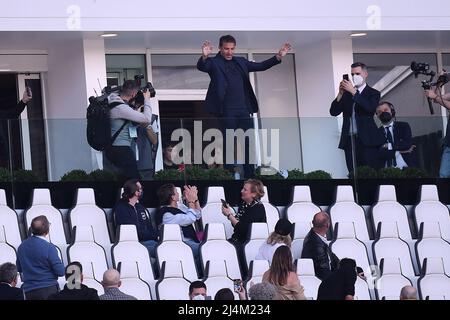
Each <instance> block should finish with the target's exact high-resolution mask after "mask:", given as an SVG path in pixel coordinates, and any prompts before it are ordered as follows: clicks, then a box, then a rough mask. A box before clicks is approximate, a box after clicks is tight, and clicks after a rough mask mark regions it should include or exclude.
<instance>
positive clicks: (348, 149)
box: [343, 135, 384, 172]
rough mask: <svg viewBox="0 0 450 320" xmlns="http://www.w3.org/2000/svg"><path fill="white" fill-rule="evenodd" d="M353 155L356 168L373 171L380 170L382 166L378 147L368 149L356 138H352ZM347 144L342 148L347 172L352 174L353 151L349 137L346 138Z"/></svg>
mask: <svg viewBox="0 0 450 320" xmlns="http://www.w3.org/2000/svg"><path fill="white" fill-rule="evenodd" d="M353 138H354V146H355V155H356V166H357V167H360V166H369V167H372V168H374V169H375V170H378V169H381V168H383V166H384V161H383V160H382V159H381V158H380V151H379V147H369V146H365V145H364V144H363V143H362V142H361V140H360V139H359V138H358V136H356V135H355V136H353ZM347 139H348V140H347V144H346V146H345V147H344V149H343V150H344V153H345V163H346V165H347V169H348V172H353V150H352V143H351V136H348V138H347Z"/></svg>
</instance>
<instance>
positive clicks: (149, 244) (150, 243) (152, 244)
mask: <svg viewBox="0 0 450 320" xmlns="http://www.w3.org/2000/svg"><path fill="white" fill-rule="evenodd" d="M141 244H143V245H144V246H145V247H146V248H147V250H148V253H150V257H152V258H156V247H157V246H158V242H157V241H155V240H146V241H142V242H141Z"/></svg>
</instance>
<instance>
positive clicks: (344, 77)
mask: <svg viewBox="0 0 450 320" xmlns="http://www.w3.org/2000/svg"><path fill="white" fill-rule="evenodd" d="M342 79H344V80H347V81H350V79H349V77H348V74H347V73H346V74H344V75H342Z"/></svg>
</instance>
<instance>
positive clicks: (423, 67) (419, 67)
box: [411, 61, 437, 114]
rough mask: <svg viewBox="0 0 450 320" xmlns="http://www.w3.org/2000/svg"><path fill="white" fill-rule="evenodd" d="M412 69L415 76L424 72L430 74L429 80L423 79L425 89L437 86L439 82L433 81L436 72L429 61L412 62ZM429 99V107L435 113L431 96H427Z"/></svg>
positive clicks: (426, 74)
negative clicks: (431, 68)
mask: <svg viewBox="0 0 450 320" xmlns="http://www.w3.org/2000/svg"><path fill="white" fill-rule="evenodd" d="M411 70H412V71H413V72H414V77H416V78H417V77H418V76H419V74H423V75H425V76H430V79H428V80H422V81H421V83H422V88H423V90H430V89H431V87H433V86H436V84H437V82H433V79H434V76H435V75H436V73H435V72H434V71H432V70H430V65H429V64H428V63H424V62H419V63H418V62H415V61H413V62H411ZM427 100H428V108H429V109H430V113H431V114H434V110H433V102H432V101H431V99H430V98H427Z"/></svg>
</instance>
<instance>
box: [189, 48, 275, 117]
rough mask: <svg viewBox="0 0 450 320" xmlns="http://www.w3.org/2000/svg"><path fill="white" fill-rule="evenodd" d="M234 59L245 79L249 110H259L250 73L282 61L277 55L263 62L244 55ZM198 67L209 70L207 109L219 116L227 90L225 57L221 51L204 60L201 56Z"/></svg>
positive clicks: (222, 109) (221, 112) (205, 105)
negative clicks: (248, 58) (253, 60)
mask: <svg viewBox="0 0 450 320" xmlns="http://www.w3.org/2000/svg"><path fill="white" fill-rule="evenodd" d="M233 60H234V61H236V63H237V64H238V65H239V68H240V70H241V74H242V78H243V81H244V92H245V94H246V96H247V97H248V100H249V103H250V106H249V112H258V101H257V100H256V96H255V93H254V92H253V88H252V85H251V83H250V78H249V75H248V73H249V72H252V71H264V70H267V69H269V68H271V67H273V66H274V65H277V64H279V63H280V62H281V61H278V59H277V58H276V56H273V57H272V58H270V59H268V60H265V61H262V62H252V61H248V60H247V59H245V58H243V57H233ZM197 69H198V70H200V71H203V72H207V73H208V74H209V77H210V78H211V82H210V83H209V87H208V92H207V93H206V98H205V104H204V108H205V111H206V112H209V113H212V114H215V115H219V116H220V115H223V113H224V106H223V102H224V99H225V93H226V90H227V79H226V75H225V59H224V58H223V57H222V56H221V55H220V53H218V54H217V55H216V56H215V57H211V58H207V59H206V60H203V58H202V57H200V59H199V60H198V62H197Z"/></svg>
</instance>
